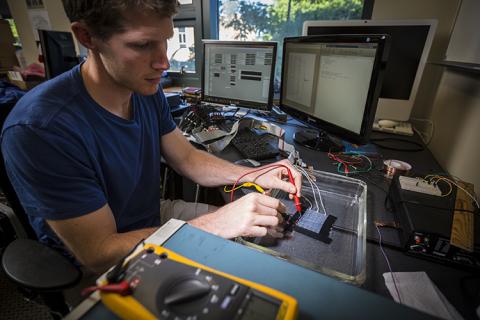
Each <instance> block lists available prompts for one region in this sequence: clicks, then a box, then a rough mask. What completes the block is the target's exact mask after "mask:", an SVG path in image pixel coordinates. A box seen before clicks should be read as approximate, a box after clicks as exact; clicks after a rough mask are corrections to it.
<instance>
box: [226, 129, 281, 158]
mask: <svg viewBox="0 0 480 320" xmlns="http://www.w3.org/2000/svg"><path fill="white" fill-rule="evenodd" d="M231 144H232V145H233V146H234V147H235V148H236V149H237V150H238V151H240V153H241V154H242V156H243V157H244V158H245V159H253V160H265V159H271V158H275V157H276V156H277V155H278V153H279V151H278V138H277V137H275V136H272V135H270V134H268V133H261V134H258V133H257V132H255V131H254V130H253V129H250V128H243V129H241V130H240V131H238V133H237V135H236V136H235V137H234V138H233V139H232V142H231Z"/></svg>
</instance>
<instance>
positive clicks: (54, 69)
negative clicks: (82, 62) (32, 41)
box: [38, 30, 79, 79]
mask: <svg viewBox="0 0 480 320" xmlns="http://www.w3.org/2000/svg"><path fill="white" fill-rule="evenodd" d="M38 34H39V38H40V45H41V48H42V55H43V60H44V63H45V76H46V78H47V79H51V78H54V77H56V76H58V75H59V74H62V73H64V72H65V71H68V70H70V69H71V68H73V67H74V66H76V65H77V64H78V63H79V59H78V57H77V53H76V51H75V44H74V42H73V37H72V34H71V33H70V32H62V31H51V30H38Z"/></svg>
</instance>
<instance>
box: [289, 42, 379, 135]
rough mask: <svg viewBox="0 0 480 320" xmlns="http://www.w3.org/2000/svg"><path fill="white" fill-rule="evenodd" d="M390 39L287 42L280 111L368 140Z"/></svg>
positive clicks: (330, 129)
mask: <svg viewBox="0 0 480 320" xmlns="http://www.w3.org/2000/svg"><path fill="white" fill-rule="evenodd" d="M386 40H387V36H382V35H350V36H339V35H338V36H312V37H297V38H286V39H285V41H284V47H283V50H284V51H283V64H282V89H281V102H280V104H281V107H282V108H283V109H285V111H287V112H288V113H290V114H292V115H294V116H297V117H299V118H300V119H301V120H304V121H307V122H309V123H311V124H313V125H315V126H317V127H319V128H320V129H325V130H326V131H327V132H329V133H333V134H336V135H338V136H340V137H342V138H345V139H347V140H349V141H351V142H357V143H364V142H366V141H367V140H368V136H369V134H370V131H371V127H372V123H373V115H374V114H375V110H376V106H377V101H378V95H379V93H380V86H381V78H380V76H381V74H382V72H381V71H382V57H383V56H384V54H383V52H384V50H385V43H386Z"/></svg>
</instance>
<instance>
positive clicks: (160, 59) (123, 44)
mask: <svg viewBox="0 0 480 320" xmlns="http://www.w3.org/2000/svg"><path fill="white" fill-rule="evenodd" d="M125 20H126V21H125V22H124V29H125V31H124V32H121V33H116V34H113V35H112V36H111V37H110V38H109V39H108V40H106V41H105V42H102V41H98V53H99V56H100V59H101V60H102V62H103V66H104V68H105V70H106V72H107V73H108V75H109V76H110V77H111V79H112V80H113V81H114V82H115V83H116V84H117V85H119V86H120V87H123V88H125V89H127V90H129V91H133V92H137V93H140V94H142V95H151V94H154V93H156V92H157V90H158V84H159V83H160V77H161V75H162V73H163V71H165V70H167V69H168V68H170V64H169V62H168V58H167V39H169V38H171V37H172V36H173V22H172V19H171V18H159V17H158V15H155V14H153V13H150V14H142V13H138V12H137V13H126V14H125Z"/></svg>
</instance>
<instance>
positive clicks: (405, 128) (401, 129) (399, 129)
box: [373, 121, 413, 136]
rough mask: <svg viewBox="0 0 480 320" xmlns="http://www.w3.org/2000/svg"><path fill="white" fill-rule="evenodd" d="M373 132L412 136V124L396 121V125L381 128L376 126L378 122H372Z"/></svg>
mask: <svg viewBox="0 0 480 320" xmlns="http://www.w3.org/2000/svg"><path fill="white" fill-rule="evenodd" d="M373 130H375V131H381V132H388V133H394V134H400V135H404V136H413V129H412V124H411V123H410V122H406V121H398V123H397V124H396V125H395V126H393V127H381V126H379V125H378V122H374V123H373Z"/></svg>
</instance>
